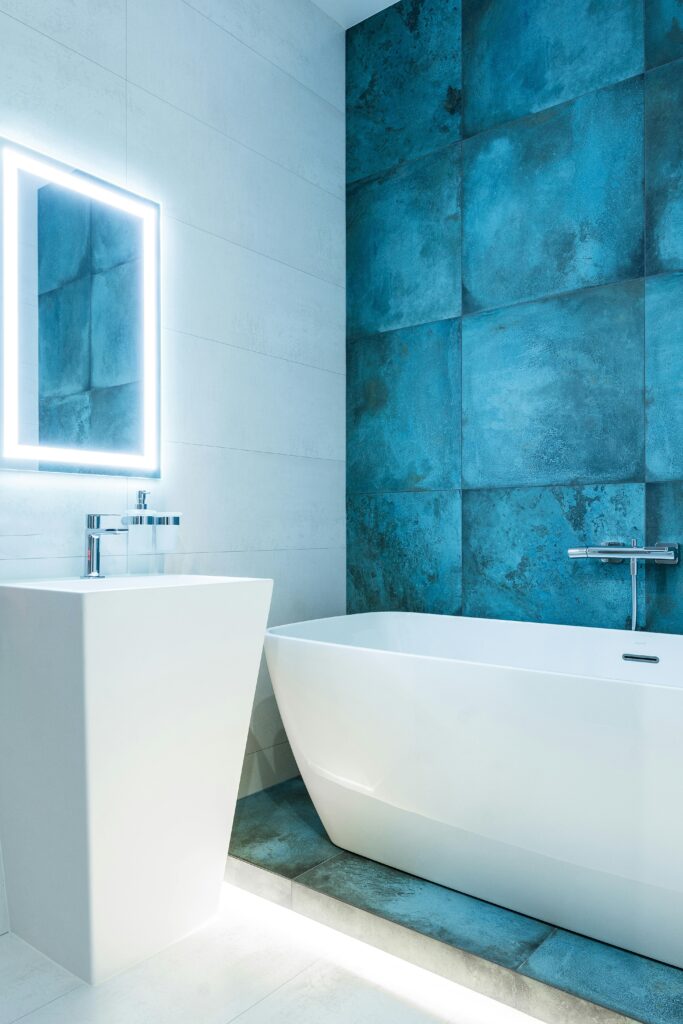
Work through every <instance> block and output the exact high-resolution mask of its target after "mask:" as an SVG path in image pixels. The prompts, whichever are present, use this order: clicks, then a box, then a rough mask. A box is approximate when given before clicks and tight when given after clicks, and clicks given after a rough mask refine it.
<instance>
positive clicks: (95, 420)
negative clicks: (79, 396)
mask: <svg viewBox="0 0 683 1024" xmlns="http://www.w3.org/2000/svg"><path fill="white" fill-rule="evenodd" d="M142 403H143V396H142V384H141V383H140V381H135V382H134V383H132V384H120V385H118V386H116V387H108V388H93V389H92V390H91V391H90V409H91V411H90V446H91V447H92V448H94V449H96V450H97V451H104V452H111V451H120V452H133V453H134V452H141V451H142V449H143V445H144V437H143V422H142V414H141V412H142Z"/></svg>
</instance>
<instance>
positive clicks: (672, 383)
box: [645, 274, 683, 480]
mask: <svg viewBox="0 0 683 1024" xmlns="http://www.w3.org/2000/svg"><path fill="white" fill-rule="evenodd" d="M682 311H683V274H665V275H662V276H661V277H651V278H649V279H648V280H647V281H646V283H645V343H646V344H645V353H646V371H645V395H646V402H647V407H646V423H647V433H646V446H645V451H646V465H647V479H648V480H683V316H682Z"/></svg>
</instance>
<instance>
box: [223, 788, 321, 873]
mask: <svg viewBox="0 0 683 1024" xmlns="http://www.w3.org/2000/svg"><path fill="white" fill-rule="evenodd" d="M338 852H339V849H338V847H336V846H334V845H333V844H332V843H331V842H330V840H329V839H328V838H327V835H326V833H325V829H324V828H323V826H322V822H321V821H320V818H319V817H318V815H317V814H316V811H315V808H314V807H313V804H312V803H311V798H310V797H309V795H308V792H307V791H306V787H305V786H304V784H303V782H302V780H301V779H290V780H289V781H287V782H281V783H279V785H277V786H272V787H271V788H270V789H264V790H262V791H261V792H260V793H254V795H253V796H247V797H244V798H243V799H242V800H238V801H237V808H236V810H235V821H234V824H233V828H232V837H231V839H230V853H231V854H232V856H233V857H240V858H241V859H242V860H246V861H249V862H250V863H251V864H257V865H258V866H259V867H261V868H266V869H267V870H268V871H273V872H275V873H276V874H278V875H284V876H285V877H286V878H295V877H296V875H300V874H301V873H302V872H303V871H307V870H308V869H309V868H311V867H313V866H314V865H315V864H320V863H321V861H324V860H327V859H328V858H329V857H333V856H335V854H337V853H338Z"/></svg>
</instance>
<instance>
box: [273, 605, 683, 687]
mask: <svg viewBox="0 0 683 1024" xmlns="http://www.w3.org/2000/svg"><path fill="white" fill-rule="evenodd" d="M384 616H392V617H393V616H399V617H403V616H406V617H411V618H428V619H432V620H433V619H440V620H442V619H458V620H468V621H470V620H471V621H473V622H477V623H486V624H487V625H488V624H491V625H495V624H500V625H504V626H517V627H519V626H521V627H523V628H526V627H534V628H541V629H552V630H560V631H562V632H565V631H566V633H570V632H573V631H581V632H584V631H589V632H590V633H591V634H597V635H605V634H607V635H609V636H610V637H617V636H622V635H623V636H624V637H625V638H626V637H630V636H632V635H633V634H632V633H631V631H630V630H627V629H623V630H622V629H609V628H605V627H603V626H573V625H566V624H564V623H551V622H530V621H528V620H526V619H495V618H485V617H483V616H474V615H438V614H434V613H432V612H404V611H378V612H350V613H348V614H346V615H326V616H320V617H318V618H315V619H302V620H300V621H298V622H290V623H285V624H283V625H280V626H270V627H269V628H268V629H267V630H266V636H265V639H266V648H265V649H266V656H267V653H268V640H269V638H271V637H272V638H273V639H277V640H288V641H292V642H294V643H298V644H306V645H311V646H315V647H329V648H339V649H341V650H346V651H356V652H361V653H362V652H365V653H367V654H382V655H387V656H391V657H399V658H410V659H411V661H412V660H420V661H425V660H426V661H430V662H438V663H449V664H451V663H454V664H457V665H467V666H471V667H472V668H478V669H485V668H493V669H504V670H505V671H506V672H513V673H525V674H526V673H528V674H532V675H543V676H553V677H557V678H562V679H567V678H573V679H585V680H591V679H593V680H596V681H599V682H610V683H617V684H623V685H625V686H647V687H648V688H649V687H658V688H660V689H667V690H683V659H682V665H681V675H680V682H679V683H676V682H671V681H662V680H661V679H653V678H650V679H648V678H646V677H644V678H642V679H637V678H636V679H626V678H623V677H622V676H620V675H618V674H617V673H612V674H609V675H608V674H603V673H598V672H593V673H590V674H589V673H586V672H577V671H569V670H564V671H558V670H557V669H553V668H549V667H546V668H533V667H531V666H528V665H510V664H508V663H506V662H503V661H497V660H493V659H490V660H489V659H486V660H483V659H482V660H477V661H475V660H473V659H471V658H457V657H449V656H447V655H442V654H422V653H419V652H416V651H397V650H391V649H390V648H388V647H380V646H377V647H375V646H372V647H370V646H367V645H361V644H357V643H351V642H343V641H341V640H338V639H337V640H323V639H318V638H314V637H310V636H302V635H297V634H292V633H288V632H287V630H292V629H294V628H298V627H306V626H313V625H317V624H318V623H324V622H343V621H346V620H347V619H353V618H360V617H363V618H366V617H367V618H370V617H372V618H376V617H384ZM636 636H638V637H642V636H646V637H648V638H652V640H653V642H657V640H662V641H663V642H664V643H665V644H666V645H667V646H668V645H671V644H672V643H674V642H675V641H676V639H679V640H680V641H681V642H682V645H681V655H682V656H683V635H681V634H678V633H655V632H650V631H648V630H638V631H637V632H636ZM626 646H628V645H626ZM624 653H626V652H624ZM628 664H629V668H630V670H631V671H633V672H640V671H642V672H647V671H651V670H652V668H653V667H656V666H652V665H649V664H647V663H644V664H640V665H639V664H638V663H637V662H630V663H628Z"/></svg>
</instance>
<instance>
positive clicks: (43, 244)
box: [2, 143, 159, 476]
mask: <svg viewBox="0 0 683 1024" xmlns="http://www.w3.org/2000/svg"><path fill="white" fill-rule="evenodd" d="M158 252H159V207H158V206H157V204H156V203H153V202H150V201H149V200H146V199H142V198H140V197H139V196H135V195H133V194H132V193H130V192H126V191H124V190H122V189H120V188H117V187H115V186H113V185H109V184H107V183H106V182H104V181H101V180H99V179H97V178H93V177H91V176H89V175H87V174H84V173H82V172H80V171H78V170H76V169H74V168H71V167H68V166H65V165H63V164H59V163H56V162H55V161H52V160H49V159H47V158H45V157H41V156H38V155H36V154H34V153H31V152H29V151H27V150H25V149H21V148H19V147H16V146H13V145H11V144H7V143H5V144H2V323H3V338H2V377H3V379H2V453H3V462H4V465H5V466H8V465H9V466H12V467H15V468H22V467H25V468H34V469H50V470H62V471H78V470H88V471H90V472H102V473H119V474H120V473H128V474H131V475H135V476H155V475H158V472H159V283H158V262H159V261H158Z"/></svg>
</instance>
